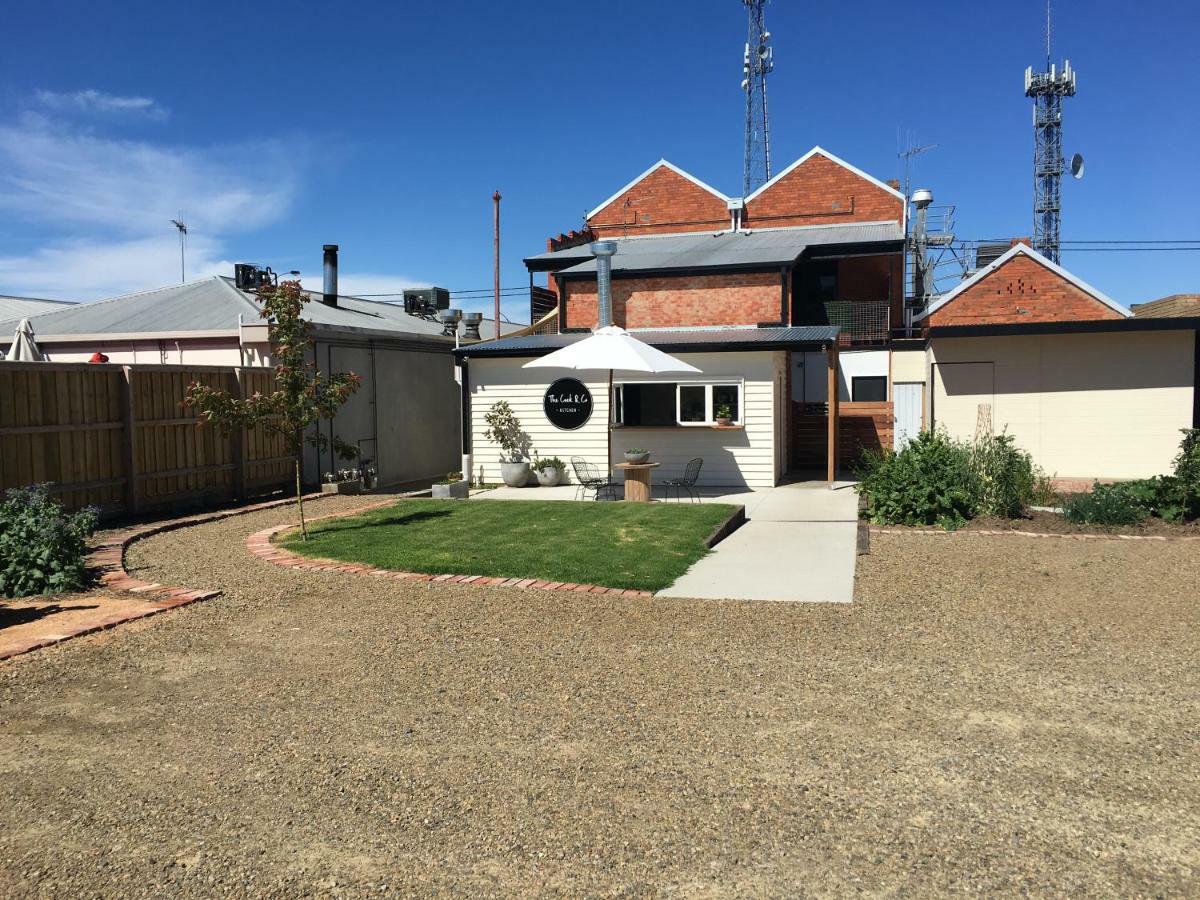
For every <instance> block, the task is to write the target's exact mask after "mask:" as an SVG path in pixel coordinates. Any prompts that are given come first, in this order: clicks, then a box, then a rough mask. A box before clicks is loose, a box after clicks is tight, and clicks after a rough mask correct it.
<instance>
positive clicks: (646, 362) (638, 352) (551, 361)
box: [521, 241, 700, 475]
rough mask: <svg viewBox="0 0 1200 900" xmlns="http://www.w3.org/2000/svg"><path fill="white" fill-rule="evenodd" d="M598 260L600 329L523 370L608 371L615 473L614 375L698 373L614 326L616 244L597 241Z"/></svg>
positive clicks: (610, 443)
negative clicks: (613, 296) (613, 257)
mask: <svg viewBox="0 0 1200 900" xmlns="http://www.w3.org/2000/svg"><path fill="white" fill-rule="evenodd" d="M590 249H591V251H592V253H593V254H595V257H596V282H597V285H596V287H597V291H596V293H597V299H598V303H597V312H598V314H599V315H598V318H599V320H600V327H599V328H597V329H596V330H595V331H594V332H593V333H592V334H590V335H589V336H588V337H586V338H584V339H583V340H582V341H577V342H576V343H574V344H569V345H567V346H566V347H562V348H561V349H559V350H555V351H554V352H553V353H549V354H547V355H546V356H542V357H539V358H538V359H535V360H533V361H532V362H527V363H525V365H524V366H522V367H521V368H523V369H537V368H547V369H592V370H596V371H605V370H607V371H608V410H609V412H608V429H607V431H608V463H607V465H606V468H607V469H608V470H609V474H610V475H611V473H612V468H611V467H612V400H613V372H614V371H618V372H654V373H663V374H666V373H672V372H680V373H698V372H699V371H700V370H699V369H697V368H696V367H695V366H691V365H688V364H687V363H685V362H683V361H682V360H679V359H676V358H675V357H673V356H671V355H669V354H667V353H663V352H662V351H661V350H658V349H656V348H654V347H651V346H650V345H649V344H647V343H644V342H642V341H639V340H638V339H637V338H635V337H634V336H633V335H631V334H630V333H629V332H628V331H626V330H625V329H624V328H621V327H619V326H617V325H614V324H612V290H611V288H612V281H611V278H612V255H613V254H614V253H616V252H617V245H616V243H615V242H613V241H597V242H596V243H594V244H592V245H591V248H590Z"/></svg>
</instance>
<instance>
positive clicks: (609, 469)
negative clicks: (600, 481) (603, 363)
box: [604, 369, 613, 481]
mask: <svg viewBox="0 0 1200 900" xmlns="http://www.w3.org/2000/svg"><path fill="white" fill-rule="evenodd" d="M612 382H613V370H612V369H609V370H608V446H607V448H606V449H605V454H606V456H607V458H606V460H605V463H604V468H605V470H606V471H607V472H608V478H609V480H610V481H611V480H612V430H613V385H612Z"/></svg>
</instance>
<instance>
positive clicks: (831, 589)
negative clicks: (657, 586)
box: [658, 483, 858, 603]
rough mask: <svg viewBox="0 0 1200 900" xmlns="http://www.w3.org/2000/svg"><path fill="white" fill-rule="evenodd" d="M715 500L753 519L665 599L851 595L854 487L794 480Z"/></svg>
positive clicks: (838, 599)
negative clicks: (738, 505) (738, 506)
mask: <svg viewBox="0 0 1200 900" xmlns="http://www.w3.org/2000/svg"><path fill="white" fill-rule="evenodd" d="M706 499H707V498H706ZM712 499H713V500H716V501H725V502H730V503H743V504H745V506H746V516H747V518H748V519H749V521H748V522H747V523H746V524H745V525H743V526H742V527H741V528H739V529H738V530H737V531H735V532H734V533H733V534H732V535H730V536H729V537H728V538H726V539H725V540H724V541H722V542H721V543H719V544H718V545H717V546H716V548H715V549H714V550H713V552H712V553H710V554H709V555H708V556H706V557H704V559H702V560H700V561H699V562H698V563H696V564H695V565H694V566H692V567H691V568H690V569H688V571H687V572H686V573H685V574H684V575H683V577H682V578H680V579H679V580H678V581H676V582H675V583H674V584H672V585H671V586H670V587H668V588H666V589H664V590H661V591H659V592H658V593H659V596H664V597H703V598H713V599H717V598H722V599H732V600H790V601H807V602H826V603H849V602H850V601H851V600H852V599H853V597H854V564H855V560H856V552H857V521H858V495H857V494H855V493H854V490H853V488H852V487H851V486H850V485H839V486H837V487H835V489H833V490H830V489H829V488H828V487H826V486H825V485H824V484H813V483H806V484H794V485H785V486H783V487H778V488H774V489H772V490H766V491H754V492H753V493H752V494H750V495H747V494H729V495H727V496H723V497H714V498H712Z"/></svg>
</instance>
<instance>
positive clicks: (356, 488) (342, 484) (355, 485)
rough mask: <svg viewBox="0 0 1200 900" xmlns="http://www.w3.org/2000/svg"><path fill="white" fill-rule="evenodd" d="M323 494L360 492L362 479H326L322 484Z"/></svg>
mask: <svg viewBox="0 0 1200 900" xmlns="http://www.w3.org/2000/svg"><path fill="white" fill-rule="evenodd" d="M321 493H322V494H360V493H362V482H361V481H326V482H324V483H323V484H322V485H321Z"/></svg>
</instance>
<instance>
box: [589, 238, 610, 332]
mask: <svg viewBox="0 0 1200 900" xmlns="http://www.w3.org/2000/svg"><path fill="white" fill-rule="evenodd" d="M588 249H589V250H591V251H592V255H593V256H595V257H596V307H597V308H596V313H597V322H596V327H597V328H604V327H605V326H606V325H611V324H612V323H613V311H612V258H613V254H614V253H616V252H617V242H616V241H596V242H595V243H594V244H592V245H591V246H590V247H589V248H588Z"/></svg>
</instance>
